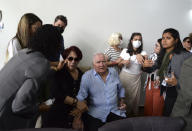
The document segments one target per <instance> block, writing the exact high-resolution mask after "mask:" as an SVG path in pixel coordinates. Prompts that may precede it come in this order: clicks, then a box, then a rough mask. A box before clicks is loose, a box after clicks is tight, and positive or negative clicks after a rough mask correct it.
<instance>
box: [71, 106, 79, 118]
mask: <svg viewBox="0 0 192 131" xmlns="http://www.w3.org/2000/svg"><path fill="white" fill-rule="evenodd" d="M81 114H82V113H81V111H80V110H79V109H78V108H75V109H73V110H72V111H71V112H70V115H71V116H74V117H79V116H81Z"/></svg>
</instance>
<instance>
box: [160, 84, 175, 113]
mask: <svg viewBox="0 0 192 131" xmlns="http://www.w3.org/2000/svg"><path fill="white" fill-rule="evenodd" d="M166 88H167V89H166V98H165V102H164V109H163V116H170V114H171V112H172V110H173V106H174V104H175V101H176V99H177V94H178V93H177V89H176V87H175V86H173V87H166Z"/></svg>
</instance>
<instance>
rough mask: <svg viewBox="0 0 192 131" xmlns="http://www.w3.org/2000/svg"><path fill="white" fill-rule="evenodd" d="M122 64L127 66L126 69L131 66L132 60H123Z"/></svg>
mask: <svg viewBox="0 0 192 131" xmlns="http://www.w3.org/2000/svg"><path fill="white" fill-rule="evenodd" d="M121 63H122V64H123V65H125V66H126V67H128V66H129V64H130V60H123V61H122V62H121Z"/></svg>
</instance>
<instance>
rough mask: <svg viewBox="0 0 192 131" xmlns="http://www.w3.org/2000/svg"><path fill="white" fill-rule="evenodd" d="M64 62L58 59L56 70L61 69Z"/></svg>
mask: <svg viewBox="0 0 192 131" xmlns="http://www.w3.org/2000/svg"><path fill="white" fill-rule="evenodd" d="M64 64H65V60H62V61H59V63H58V65H57V67H56V68H57V71H58V70H61V69H62V68H63V66H64Z"/></svg>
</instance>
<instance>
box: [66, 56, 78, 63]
mask: <svg viewBox="0 0 192 131" xmlns="http://www.w3.org/2000/svg"><path fill="white" fill-rule="evenodd" d="M67 59H68V61H73V60H74V61H76V62H77V61H79V58H73V57H68V58H67Z"/></svg>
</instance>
